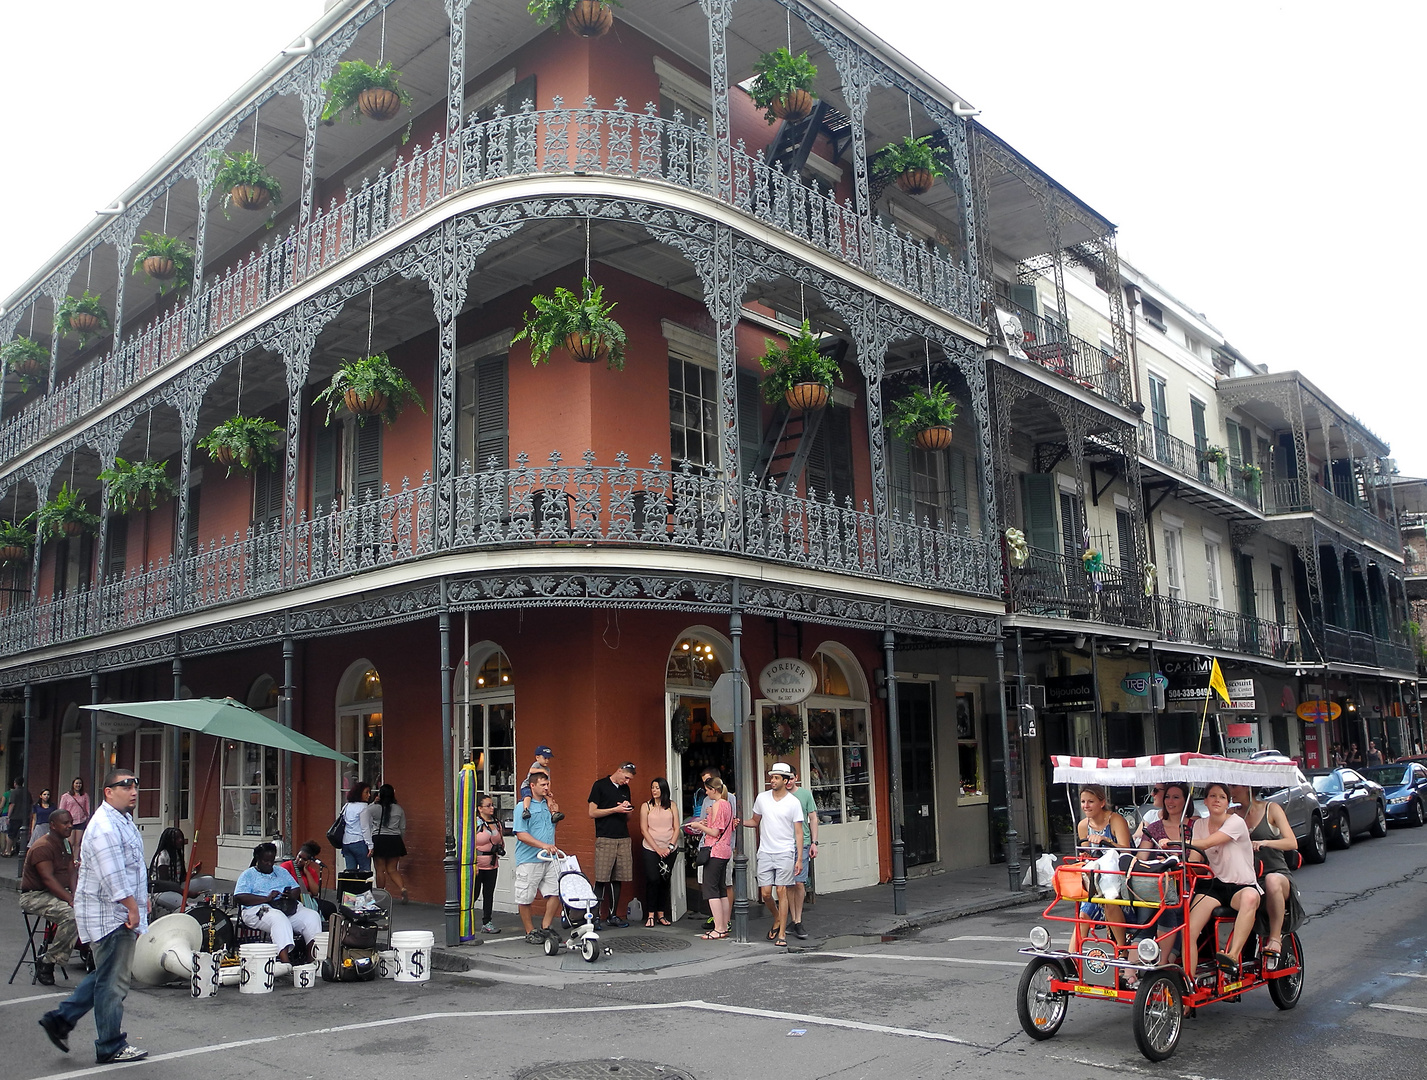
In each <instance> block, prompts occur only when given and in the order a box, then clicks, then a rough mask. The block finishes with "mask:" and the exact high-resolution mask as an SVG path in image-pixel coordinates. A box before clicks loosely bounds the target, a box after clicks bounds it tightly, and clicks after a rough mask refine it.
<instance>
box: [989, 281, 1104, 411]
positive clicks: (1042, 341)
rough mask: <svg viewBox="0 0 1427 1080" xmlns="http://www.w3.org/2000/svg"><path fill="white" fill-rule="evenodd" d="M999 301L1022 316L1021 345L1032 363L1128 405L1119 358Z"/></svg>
mask: <svg viewBox="0 0 1427 1080" xmlns="http://www.w3.org/2000/svg"><path fill="white" fill-rule="evenodd" d="M996 303H997V304H998V305H1000V306H1001V307H1004V308H1007V309H1008V310H1010V311H1011V312H1012V313H1013V314H1014V315H1015V316H1016V317H1017V318H1018V319H1020V321H1021V330H1022V333H1023V334H1024V335H1025V336H1024V340H1023V341H1022V342H1021V348H1022V349H1023V350H1024V351H1025V354H1026V357H1027V358H1028V359H1029V360H1030V361H1031V363H1033V364H1039V365H1040V366H1041V367H1043V368H1045V369H1046V370H1047V371H1050V372H1054V373H1055V374H1056V375H1059V376H1061V377H1062V378H1064V379H1067V380H1069V381H1070V382H1073V383H1075V384H1076V385H1078V386H1083V387H1084V388H1085V389H1086V390H1090V391H1093V392H1094V393H1097V394H1099V395H1100V396H1101V397H1103V398H1108V399H1109V400H1110V401H1113V402H1115V403H1116V404H1117V405H1128V404H1129V402H1130V384H1129V379H1128V378H1127V377H1126V374H1125V365H1124V364H1123V363H1122V362H1121V360H1120V358H1119V357H1117V356H1114V355H1112V354H1111V353H1108V352H1106V351H1105V350H1104V349H1102V348H1100V347H1099V346H1098V345H1092V344H1090V342H1088V341H1086V340H1085V339H1083V338H1079V337H1076V336H1075V335H1074V334H1072V333H1071V332H1070V331H1069V330H1067V329H1066V328H1065V327H1063V326H1061V325H1060V324H1058V323H1054V322H1051V321H1050V320H1049V319H1044V318H1042V317H1041V316H1039V315H1037V314H1036V313H1035V312H1033V311H1028V310H1027V309H1025V308H1023V307H1021V306H1020V305H1018V304H1013V303H1011V302H1010V301H1009V300H1006V299H1004V298H997V300H996Z"/></svg>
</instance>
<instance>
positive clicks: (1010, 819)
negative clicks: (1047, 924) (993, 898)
mask: <svg viewBox="0 0 1427 1080" xmlns="http://www.w3.org/2000/svg"><path fill="white" fill-rule="evenodd" d="M996 692H997V696H998V697H999V698H1000V699H1001V771H1002V772H1003V773H1005V782H1006V873H1007V875H1008V876H1009V877H1010V879H1011V891H1012V892H1018V891H1020V888H1021V881H1020V878H1021V852H1020V849H1021V838H1020V835H1019V834H1018V833H1017V832H1016V814H1015V810H1014V808H1013V807H1012V806H1011V787H1012V779H1013V772H1012V769H1011V728H1010V724H1009V722H1008V721H1007V718H1006V642H1005V639H1004V638H1000V637H998V638H997V639H996ZM1018 720H1019V718H1018Z"/></svg>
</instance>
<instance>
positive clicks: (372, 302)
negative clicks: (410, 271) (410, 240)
mask: <svg viewBox="0 0 1427 1080" xmlns="http://www.w3.org/2000/svg"><path fill="white" fill-rule="evenodd" d="M383 11H385V9H383ZM376 291H377V287H376V286H375V285H372V286H370V287H369V288H368V289H367V356H368V358H370V357H371V355H372V325H373V322H374V321H375V318H376V315H375V312H376V302H377V301H376Z"/></svg>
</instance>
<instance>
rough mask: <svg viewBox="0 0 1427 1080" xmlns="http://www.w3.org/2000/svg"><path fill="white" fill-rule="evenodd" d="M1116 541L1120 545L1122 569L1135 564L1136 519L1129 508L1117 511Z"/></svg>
mask: <svg viewBox="0 0 1427 1080" xmlns="http://www.w3.org/2000/svg"><path fill="white" fill-rule="evenodd" d="M1115 543H1116V544H1118V545H1119V547H1120V569H1121V570H1125V571H1129V570H1130V569H1132V568H1133V567H1134V565H1135V519H1134V518H1133V517H1132V516H1131V515H1130V512H1129V511H1128V510H1116V511H1115Z"/></svg>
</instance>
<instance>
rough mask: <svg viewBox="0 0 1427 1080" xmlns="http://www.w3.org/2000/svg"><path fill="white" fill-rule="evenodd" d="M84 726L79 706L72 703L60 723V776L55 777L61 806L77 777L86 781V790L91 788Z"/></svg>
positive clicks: (56, 792)
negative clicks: (86, 767) (63, 797)
mask: <svg viewBox="0 0 1427 1080" xmlns="http://www.w3.org/2000/svg"><path fill="white" fill-rule="evenodd" d="M84 757H85V754H84V724H83V723H82V722H81V720H80V715H79V705H78V703H77V702H73V701H71V702H70V703H69V705H68V706H67V707H66V708H65V710H64V720H63V721H61V722H60V736H59V775H57V776H56V777H55V790H54V801H55V805H56V806H58V805H59V797H60V795H61V794H62V793H64V792H66V791H68V790H69V786H70V785H71V784H72V783H74V778H75V777H76V776H78V777H82V778H83V780H84V790H85V791H88V790H89V788H90V786H91V785H90V782H89V775H88V772H87V771H86V770H85V768H84Z"/></svg>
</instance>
